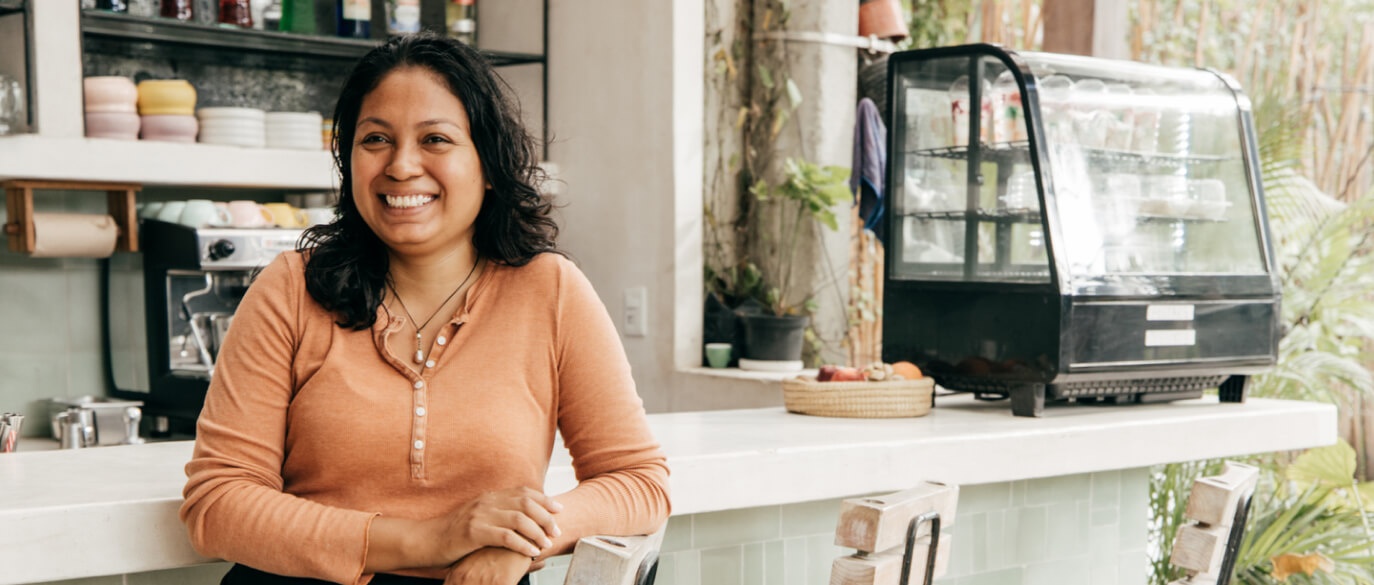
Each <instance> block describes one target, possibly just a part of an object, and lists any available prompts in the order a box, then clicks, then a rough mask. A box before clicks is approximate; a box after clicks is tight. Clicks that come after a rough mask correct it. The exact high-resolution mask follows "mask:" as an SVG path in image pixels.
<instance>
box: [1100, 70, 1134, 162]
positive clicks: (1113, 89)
mask: <svg viewBox="0 0 1374 585" xmlns="http://www.w3.org/2000/svg"><path fill="white" fill-rule="evenodd" d="M1134 94H1135V91H1134V90H1132V89H1131V86H1129V85H1126V84H1124V83H1112V84H1108V85H1107V96H1108V101H1107V113H1108V114H1109V116H1108V118H1107V124H1108V127H1107V137H1106V143H1105V144H1104V146H1105V147H1106V148H1111V149H1115V150H1130V149H1131V133H1132V130H1133V128H1134V126H1135V107H1134V104H1133V103H1132V101H1133V100H1132V97H1133V96H1134Z"/></svg>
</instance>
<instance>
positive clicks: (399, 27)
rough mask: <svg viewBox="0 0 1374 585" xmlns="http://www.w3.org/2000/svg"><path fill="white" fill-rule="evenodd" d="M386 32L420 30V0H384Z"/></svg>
mask: <svg viewBox="0 0 1374 585" xmlns="http://www.w3.org/2000/svg"><path fill="white" fill-rule="evenodd" d="M386 32H387V33H388V34H391V35H404V34H410V33H417V32H420V0H386Z"/></svg>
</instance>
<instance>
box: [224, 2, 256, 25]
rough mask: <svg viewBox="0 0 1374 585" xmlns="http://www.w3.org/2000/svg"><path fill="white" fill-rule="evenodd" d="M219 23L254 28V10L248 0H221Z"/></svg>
mask: <svg viewBox="0 0 1374 585" xmlns="http://www.w3.org/2000/svg"><path fill="white" fill-rule="evenodd" d="M219 23H220V24H228V25H233V26H241V27H243V28H253V10H252V7H251V6H250V5H249V3H248V0H219Z"/></svg>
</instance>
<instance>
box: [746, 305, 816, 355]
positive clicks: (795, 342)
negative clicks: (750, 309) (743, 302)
mask: <svg viewBox="0 0 1374 585" xmlns="http://www.w3.org/2000/svg"><path fill="white" fill-rule="evenodd" d="M737 316H738V317H739V318H740V321H741V322H742V323H743V324H744V353H743V354H742V356H743V357H745V358H748V359H751V360H768V361H793V360H800V359H801V357H802V342H803V341H805V335H806V326H807V325H809V324H810V323H811V318H810V317H806V316H794V315H785V316H782V317H778V316H775V315H768V314H762V315H746V314H738V313H737Z"/></svg>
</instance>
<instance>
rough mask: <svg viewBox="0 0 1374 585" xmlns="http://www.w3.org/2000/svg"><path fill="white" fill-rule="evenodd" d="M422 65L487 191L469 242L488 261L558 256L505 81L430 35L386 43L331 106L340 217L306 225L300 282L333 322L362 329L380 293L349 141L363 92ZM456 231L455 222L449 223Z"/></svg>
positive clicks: (471, 52)
mask: <svg viewBox="0 0 1374 585" xmlns="http://www.w3.org/2000/svg"><path fill="white" fill-rule="evenodd" d="M403 67H423V68H425V69H428V70H430V71H432V72H433V73H435V74H436V75H438V76H439V77H440V78H441V79H443V80H444V81H445V82H446V83H447V84H448V88H449V91H451V92H453V95H455V96H457V97H458V99H459V100H460V101H462V102H463V107H464V109H465V110H466V111H467V115H468V121H469V127H470V132H471V134H472V141H473V144H474V146H476V148H477V155H478V157H479V158H480V159H481V161H482V172H483V174H484V175H485V178H486V181H487V183H489V184H490V185H491V188H490V189H488V190H487V191H486V193H485V194H484V196H483V199H482V207H481V210H480V211H478V213H477V219H476V221H475V222H474V224H473V245H474V246H475V247H476V248H477V253H478V254H479V255H480V256H481V257H484V258H486V259H488V260H490V261H493V262H496V263H499V264H505V265H510V266H523V265H524V264H526V263H528V262H529V261H530V260H532V259H534V257H535V256H536V255H538V254H539V253H541V252H556V251H557V250H556V248H555V245H554V241H555V240H556V239H557V237H558V225H557V224H556V223H555V222H554V220H553V218H552V217H551V216H550V213H551V211H552V209H553V206H552V204H551V203H550V202H549V201H548V200H547V199H546V198H544V197H543V196H542V195H540V193H539V189H538V187H539V185H540V184H541V183H542V182H543V181H544V180H545V179H546V177H545V175H544V172H543V171H542V170H541V169H540V168H539V166H538V164H537V162H538V158H537V157H536V154H535V153H536V150H535V147H536V145H537V143H536V142H535V140H534V138H532V137H531V136H530V134H529V132H528V131H527V130H526V129H525V126H524V124H522V123H521V122H520V116H519V109H518V108H517V107H516V105H515V103H514V102H513V101H512V100H511V98H510V97H508V91H509V86H507V85H506V84H505V82H504V81H502V80H501V79H500V78H499V77H497V76H496V73H495V72H493V71H492V68H491V65H490V64H488V63H487V60H486V58H484V57H483V56H482V55H481V54H480V53H478V52H477V51H476V50H475V49H473V48H471V47H469V46H467V45H464V44H463V43H460V42H458V41H455V40H452V39H449V38H447V37H444V36H440V35H436V34H433V33H419V34H414V35H409V36H403V37H398V38H395V39H392V40H391V41H389V42H387V43H386V44H384V45H382V46H380V47H377V48H376V49H373V50H372V51H369V52H368V53H367V55H365V56H363V58H362V60H361V61H359V62H358V65H357V66H356V67H354V68H353V73H352V74H351V75H349V77H348V81H347V82H346V83H344V87H343V91H342V92H341V93H340V94H339V102H338V105H336V106H335V108H334V143H333V145H332V146H333V151H334V164H335V166H336V167H337V168H338V171H339V175H340V181H339V185H340V194H339V204H338V219H336V220H334V222H333V223H329V224H324V225H318V226H315V227H312V228H310V229H308V230H306V231H305V233H304V234H303V235H302V236H301V242H300V244H299V245H298V246H297V249H298V250H300V251H301V252H303V253H305V254H306V263H305V288H306V290H307V291H308V292H309V293H310V296H311V297H313V298H314V299H315V301H316V302H318V303H319V304H320V305H321V306H323V307H324V308H325V309H326V310H328V311H330V312H332V313H334V315H335V316H336V318H337V322H338V324H339V326H341V327H350V328H353V329H367V328H370V327H372V325H373V323H374V322H375V321H376V320H377V307H378V305H380V304H381V303H382V299H383V298H384V297H385V287H386V279H387V272H388V270H389V263H390V262H389V259H388V256H387V251H386V246H385V244H383V243H382V241H381V240H380V239H379V238H377V236H376V234H374V233H373V232H372V229H371V228H370V227H368V225H367V223H365V222H364V221H363V218H362V215H361V214H360V213H359V212H358V206H357V203H356V201H355V200H354V193H353V184H352V183H353V174H352V168H351V165H352V160H353V139H354V134H355V132H356V126H357V124H358V114H359V110H360V109H362V103H363V98H364V97H366V96H367V94H368V93H370V92H371V91H372V90H373V89H375V88H376V87H377V85H378V84H379V83H381V81H382V79H383V78H384V77H386V76H387V74H389V73H391V72H393V71H395V70H397V69H400V68H403ZM455 229H456V228H455Z"/></svg>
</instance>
